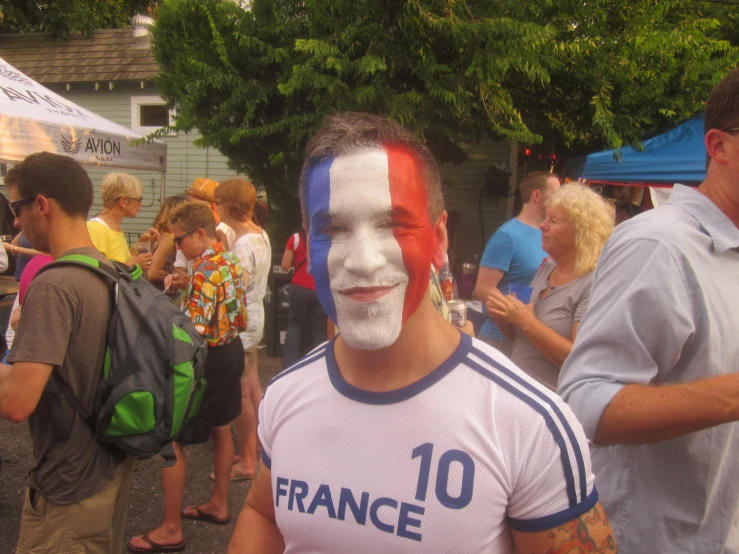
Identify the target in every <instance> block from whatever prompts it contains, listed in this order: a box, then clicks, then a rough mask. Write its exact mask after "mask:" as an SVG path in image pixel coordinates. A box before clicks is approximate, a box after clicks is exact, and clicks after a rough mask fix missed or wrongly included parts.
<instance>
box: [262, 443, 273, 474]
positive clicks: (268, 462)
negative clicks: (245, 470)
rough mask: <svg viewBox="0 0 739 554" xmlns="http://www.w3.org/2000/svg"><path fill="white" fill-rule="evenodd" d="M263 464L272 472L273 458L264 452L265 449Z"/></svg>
mask: <svg viewBox="0 0 739 554" xmlns="http://www.w3.org/2000/svg"><path fill="white" fill-rule="evenodd" d="M262 463H263V464H264V465H265V466H267V469H268V470H270V471H272V458H270V457H269V456H267V453H266V452H265V451H264V448H262Z"/></svg>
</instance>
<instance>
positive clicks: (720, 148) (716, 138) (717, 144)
mask: <svg viewBox="0 0 739 554" xmlns="http://www.w3.org/2000/svg"><path fill="white" fill-rule="evenodd" d="M703 141H704V143H705V145H706V153H707V154H708V155H709V156H710V158H711V160H713V161H714V162H716V163H717V164H720V165H725V164H726V163H727V162H728V161H729V160H728V158H727V154H726V149H725V148H724V133H723V131H719V130H718V129H709V131H708V132H707V133H706V136H705V137H704V139H703Z"/></svg>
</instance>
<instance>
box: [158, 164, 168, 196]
mask: <svg viewBox="0 0 739 554" xmlns="http://www.w3.org/2000/svg"><path fill="white" fill-rule="evenodd" d="M166 174H167V172H166V171H162V172H161V173H160V175H161V176H162V182H161V184H160V185H159V204H163V203H164V188H165V175H166Z"/></svg>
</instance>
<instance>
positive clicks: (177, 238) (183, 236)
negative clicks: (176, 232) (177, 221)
mask: <svg viewBox="0 0 739 554" xmlns="http://www.w3.org/2000/svg"><path fill="white" fill-rule="evenodd" d="M195 232H197V229H193V230H192V231H188V232H187V233H185V234H184V235H182V236H181V237H175V238H173V239H172V240H173V241H174V243H175V245H176V246H179V245H181V244H182V241H183V240H184V239H185V237H186V236H187V235H192V234H193V233H195Z"/></svg>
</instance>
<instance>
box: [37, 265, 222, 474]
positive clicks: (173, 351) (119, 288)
mask: <svg viewBox="0 0 739 554" xmlns="http://www.w3.org/2000/svg"><path fill="white" fill-rule="evenodd" d="M111 264H112V265H113V267H111V266H110V265H107V264H101V263H100V262H99V261H98V260H96V259H95V258H92V257H90V256H84V255H78V254H73V255H68V256H64V257H62V258H59V259H58V260H56V261H55V262H53V263H51V264H49V265H47V266H45V267H44V268H42V269H41V271H40V272H39V273H41V272H42V271H48V270H50V269H52V268H54V267H58V266H60V265H75V266H81V267H85V268H88V269H90V270H91V271H94V272H95V273H96V274H98V275H100V276H101V277H103V278H105V279H106V280H107V281H109V282H110V284H111V285H112V286H111V295H112V297H113V298H112V303H113V304H112V305H113V309H112V313H111V318H110V323H109V324H108V340H107V350H106V353H105V362H104V364H103V367H102V378H101V380H100V386H99V388H98V390H97V392H96V394H95V404H94V407H93V411H92V413H90V412H89V411H88V410H87V408H86V407H85V406H84V405H83V404H82V402H80V400H79V399H78V398H77V397H76V395H75V394H74V392H73V391H72V388H71V387H70V386H69V384H68V383H67V382H66V381H65V380H64V378H63V377H62V376H61V375H60V374H59V371H53V372H52V375H53V379H51V380H50V383H51V382H53V384H54V385H55V387H56V389H57V398H61V396H63V397H65V398H66V399H67V400H68V401H69V403H70V404H71V405H72V406H73V407H74V408H75V410H76V411H77V412H78V413H79V414H80V416H82V417H83V418H84V419H85V421H86V422H87V424H88V425H89V426H90V427H91V428H92V430H93V432H94V434H95V438H96V439H97V440H98V442H100V443H102V444H105V445H108V446H111V447H114V448H118V449H120V450H122V451H123V452H125V453H127V454H129V455H131V456H135V457H137V458H148V457H150V456H154V455H156V454H161V455H162V456H164V458H165V461H166V462H167V463H170V464H171V463H174V451H173V449H172V445H171V442H172V441H173V440H175V439H177V438H178V437H179V436H180V434H181V433H183V434H186V433H187V431H188V427H187V424H188V422H189V420H190V419H191V418H192V417H193V416H194V415H195V414H196V413H197V411H198V407H199V406H200V401H201V400H202V397H203V394H204V392H205V387H206V381H205V379H204V377H203V373H204V370H205V356H206V352H207V348H206V344H205V341H204V339H203V337H202V336H201V335H200V333H198V332H197V330H196V329H195V326H194V325H193V324H192V322H191V321H190V319H189V318H188V317H187V315H185V314H184V313H183V312H182V311H180V310H179V309H178V308H177V307H176V306H175V305H174V304H173V303H172V301H171V300H170V299H169V298H168V297H167V296H166V295H164V294H163V293H161V292H160V291H159V290H157V289H156V288H155V287H154V286H153V285H152V284H151V283H149V282H148V281H147V280H146V279H142V278H141V277H142V276H143V272H142V271H141V268H140V267H139V266H135V267H134V268H129V267H128V266H127V265H125V264H121V263H118V262H111ZM61 421H62V419H57V418H56V417H55V425H56V426H57V427H56V429H55V430H56V431H57V432H58V433H59V432H61V434H64V432H65V430H64V426H63V424H62V423H60V422H61ZM68 431H69V429H66V434H67V436H68Z"/></svg>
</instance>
